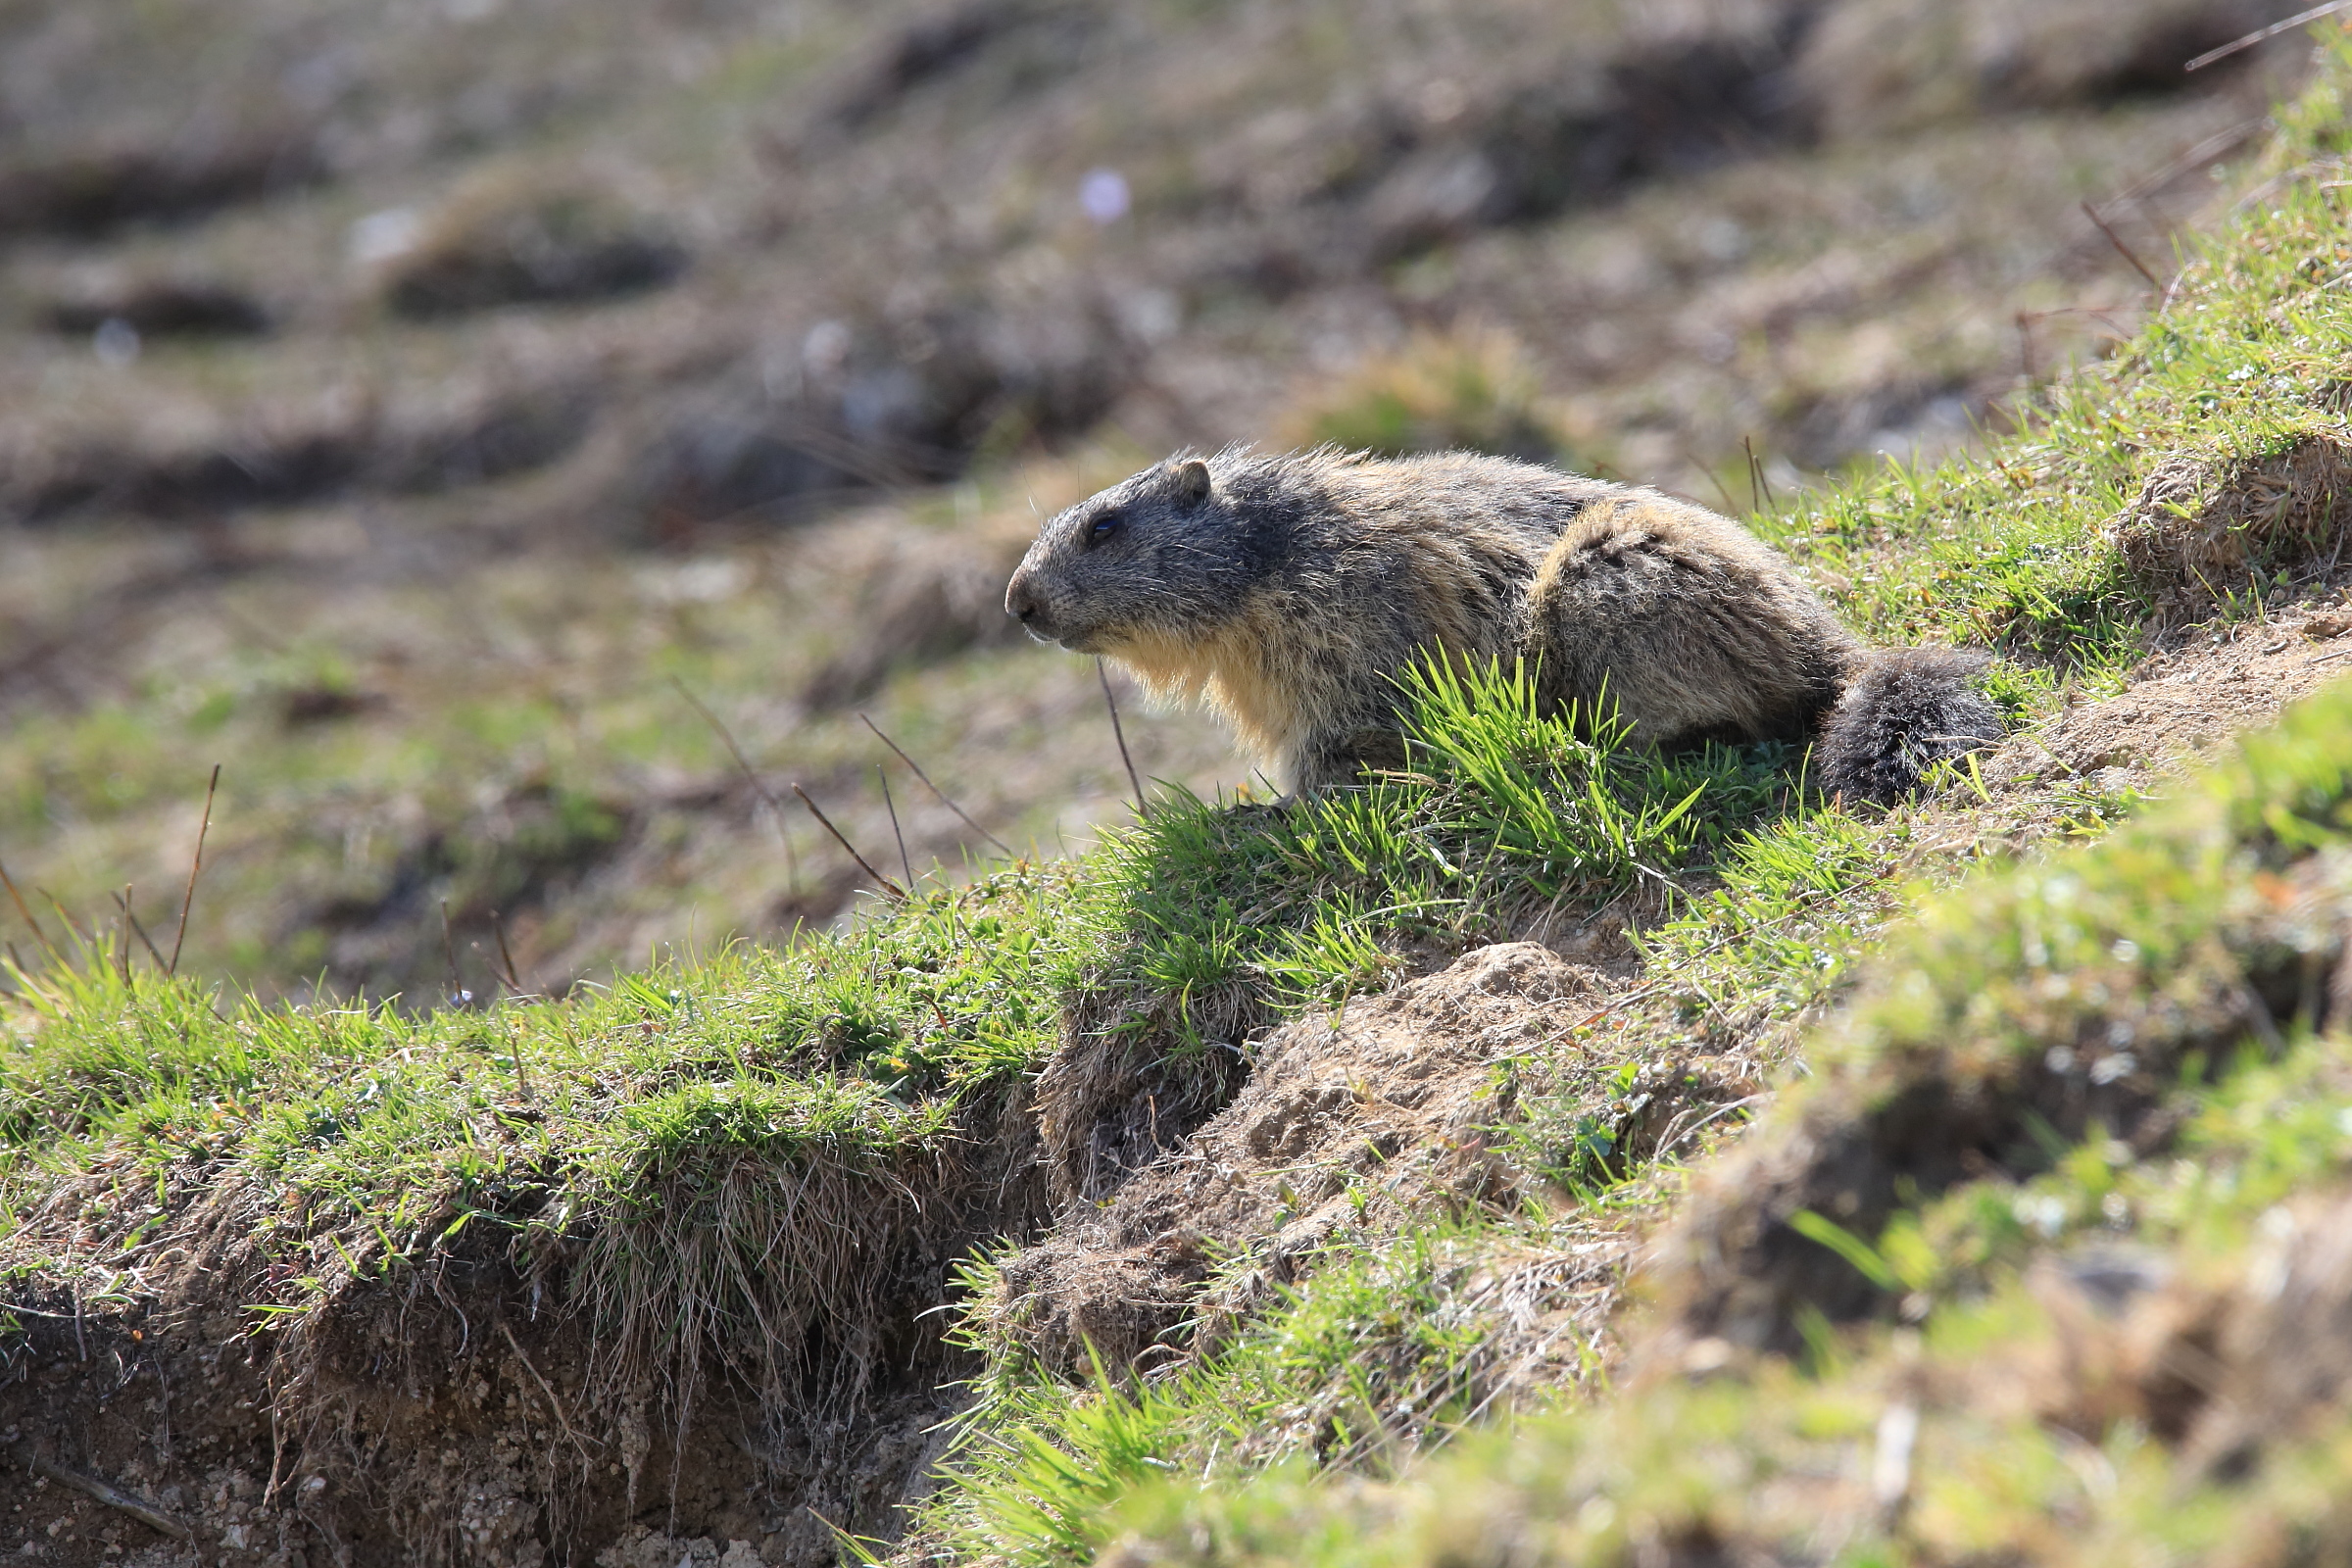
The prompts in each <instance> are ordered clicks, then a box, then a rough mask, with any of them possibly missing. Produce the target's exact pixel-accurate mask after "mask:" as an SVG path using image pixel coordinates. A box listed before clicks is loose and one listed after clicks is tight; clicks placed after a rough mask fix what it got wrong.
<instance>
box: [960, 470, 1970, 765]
mask: <svg viewBox="0 0 2352 1568" xmlns="http://www.w3.org/2000/svg"><path fill="white" fill-rule="evenodd" d="M1005 609H1006V610H1007V611H1009V612H1010V613H1012V614H1014V615H1016V616H1018V617H1019V618H1020V620H1021V623H1022V624H1023V625H1025V626H1026V627H1028V628H1029V630H1030V631H1031V632H1032V633H1033V634H1035V635H1036V636H1038V637H1041V638H1044V639H1046V640H1049V641H1053V642H1057V643H1059V644H1061V645H1062V646H1063V647H1065V648H1069V649H1072V650H1074V651H1076V652H1079V653H1088V654H1101V655H1104V656H1106V657H1108V658H1110V659H1113V660H1116V661H1117V662H1119V663H1120V664H1121V665H1123V666H1124V667H1126V668H1127V669H1129V670H1130V671H1132V672H1133V673H1134V674H1135V675H1136V676H1137V677H1138V678H1140V679H1141V680H1142V681H1143V682H1144V683H1145V685H1146V686H1147V687H1149V688H1151V689H1152V690H1153V691H1154V692H1155V693H1157V694H1159V695H1161V696H1163V697H1193V698H1200V699H1202V700H1205V701H1206V702H1207V703H1208V704H1209V706H1210V707H1212V708H1213V709H1215V710H1216V711H1218V712H1220V713H1221V714H1223V715H1224V717H1225V718H1226V719H1227V720H1228V722H1230V723H1231V724H1232V726H1233V728H1234V731H1235V734H1236V737H1237V738H1238V739H1239V740H1240V742H1241V743H1242V745H1243V746H1244V747H1245V748H1247V749H1248V750H1249V751H1250V753H1252V754H1253V755H1254V756H1255V757H1256V758H1257V759H1258V760H1259V761H1260V762H1261V763H1262V764H1264V765H1265V766H1267V767H1268V768H1270V769H1272V770H1273V771H1274V772H1275V773H1276V774H1277V776H1278V778H1279V779H1280V781H1281V782H1282V784H1283V785H1284V787H1286V788H1289V789H1294V790H1314V789H1321V788H1327V787H1330V786H1332V785H1336V784H1345V783H1348V782H1350V781H1352V780H1353V779H1354V778H1355V777H1356V776H1357V775H1358V774H1359V773H1360V772H1361V771H1362V770H1363V769H1364V768H1366V767H1383V766H1395V765H1397V764H1398V763H1400V762H1401V761H1402V760H1403V755H1404V754H1403V742H1402V730H1403V717H1402V713H1401V711H1400V705H1401V700H1402V698H1401V693H1400V691H1399V689H1398V687H1397V675H1398V674H1399V673H1400V672H1402V671H1403V670H1404V669H1405V668H1406V667H1407V666H1408V665H1409V664H1410V663H1411V662H1413V661H1414V660H1415V659H1418V658H1420V657H1422V656H1424V655H1425V654H1428V653H1431V652H1439V653H1444V654H1446V655H1448V656H1450V657H1451V658H1453V659H1454V660H1455V661H1457V662H1464V661H1467V662H1480V663H1483V662H1488V661H1490V660H1500V659H1509V658H1514V657H1525V658H1527V659H1529V661H1530V662H1531V663H1532V664H1533V665H1534V667H1535V668H1536V670H1537V678H1538V695H1539V697H1540V698H1541V700H1542V701H1543V702H1544V704H1545V705H1546V706H1547V707H1549V708H1556V707H1557V706H1559V705H1561V704H1565V703H1570V702H1574V703H1578V704H1582V705H1586V706H1587V707H1588V709H1589V708H1590V705H1592V704H1593V703H1595V702H1597V701H1600V700H1602V699H1603V696H1604V693H1605V698H1606V700H1607V701H1608V702H1610V703H1612V704H1614V705H1616V707H1617V709H1618V711H1619V713H1620V715H1621V716H1622V717H1623V718H1624V719H1625V720H1627V721H1628V722H1630V723H1631V725H1632V727H1633V737H1634V739H1635V740H1637V741H1641V742H1649V743H1654V744H1657V745H1661V746H1674V745H1690V744H1695V743H1697V742H1699V741H1702V740H1708V739H1721V740H1732V741H1742V740H1762V739H1770V738H1776V737H1779V738H1789V739H1795V738H1800V737H1802V736H1803V735H1805V734H1806V733H1808V732H1809V731H1811V730H1812V729H1813V728H1814V726H1815V725H1816V724H1817V723H1821V722H1822V721H1823V719H1824V716H1825V715H1828V722H1827V723H1826V724H1825V725H1824V726H1823V729H1822V733H1821V739H1820V747H1819V754H1818V757H1817V762H1816V767H1815V776H1816V777H1817V778H1819V779H1820V780H1821V781H1822V783H1823V787H1824V788H1825V789H1827V790H1829V791H1831V792H1833V793H1836V792H1838V791H1843V792H1845V793H1847V794H1849V795H1851V796H1854V797H1855V798H1858V799H1870V800H1877V801H1887V800H1892V799H1895V798H1897V797H1899V796H1901V795H1902V794H1905V793H1907V792H1908V791H1909V790H1911V789H1913V788H1915V787H1916V786H1917V784H1918V782H1919V780H1920V778H1921V777H1922V776H1923V775H1924V774H1925V773H1926V772H1927V770H1928V769H1929V768H1930V767H1931V766H1933V765H1934V764H1935V763H1936V761H1938V760H1943V759H1945V758H1949V757H1955V756H1959V755H1961V754H1963V753H1965V752H1968V751H1970V750H1973V749H1974V748H1976V747H1977V746H1980V745H1983V744H1985V743H1987V742H1989V741H1991V740H1993V739H1996V738H1997V737H1998V735H1999V733H2000V727H1999V722H1998V715H1997V713H1995V712H1994V711H1993V709H1992V706H1991V705H1990V704H1989V703H1987V702H1986V701H1985V699H1984V698H1983V697H1982V696H1980V695H1979V694H1978V693H1977V692H1976V691H1975V690H1974V689H1973V688H1972V687H1971V686H1970V685H1969V681H1968V677H1969V675H1970V673H1971V672H1972V671H1973V669H1974V668H1975V667H1976V665H1975V663H1974V662H1970V661H1969V660H1968V659H1967V658H1966V657H1965V656H1957V655H1950V654H1936V653H1922V654H1912V655H1883V654H1878V653H1874V652H1873V651H1871V650H1869V649H1867V648H1865V647H1863V646H1862V645H1861V644H1860V643H1859V642H1857V641H1856V640H1855V639H1854V638H1853V636H1852V635H1851V634H1850V633H1848V632H1847V631H1846V630H1845V629H1844V628H1843V627H1842V626H1840V625H1839V624H1838V620H1837V618H1836V617H1835V616H1834V615H1832V614H1831V613H1830V612H1829V610H1828V608H1827V607H1826V606H1824V605H1823V604H1822V603H1821V602H1820V600H1818V599H1817V598H1815V597H1814V595H1813V594H1812V592H1811V591H1810V590H1809V589H1807V588H1806V587H1805V586H1804V584H1803V583H1802V582H1800V581H1799V580H1798V579H1797V577H1796V576H1795V574H1794V573H1793V572H1792V571H1790V570H1789V565H1788V564H1787V563H1786V562H1785V561H1783V560H1782V559H1781V557H1780V556H1778V555H1777V554H1775V553H1774V552H1773V551H1771V550H1770V549H1768V548H1766V547H1765V546H1764V545H1763V544H1761V543H1760V542H1758V541H1757V540H1756V539H1755V538H1754V537H1753V536H1752V535H1750V534H1749V533H1748V532H1747V531H1746V530H1745V529H1743V528H1741V527H1740V525H1739V524H1738V523H1735V522H1733V521H1731V520H1730V519H1729V518H1727V517H1721V516H1717V515H1715V514H1713V513H1711V512H1708V511H1706V510H1705V509H1704V508H1701V507H1697V506H1694V505H1692V504H1691V503H1689V502H1685V501H1679V500H1676V499H1674V498H1672V497H1669V496H1665V495H1662V494H1660V493H1658V492H1657V491H1654V490H1646V489H1640V488H1636V487H1633V486H1627V485H1615V484H1607V483H1603V482H1602V481H1600V480H1597V479H1588V478H1583V477H1580V476H1578V475H1574V474H1568V473H1562V472H1559V471H1557V470H1555V469H1550V468H1544V467H1538V466H1533V465H1530V464H1524V463H1514V462H1510V461H1508V460H1505V459H1500V458H1487V457H1479V456H1475V455H1472V454H1467V453H1447V454H1444V455H1441V456H1436V457H1423V458H1405V459H1399V460H1394V461H1391V460H1382V459H1377V458H1373V457H1370V456H1367V455H1363V454H1354V455H1350V454H1345V453H1340V452H1335V451H1331V450H1328V449H1322V450H1317V451H1313V452H1306V453H1294V454H1290V455H1286V456H1281V457H1268V456H1262V455H1259V454H1257V453H1253V452H1249V451H1241V450H1229V451H1226V452H1222V453H1219V454H1217V455H1216V456H1214V457H1210V458H1200V457H1191V456H1180V457H1177V458H1174V459H1171V460H1169V461H1168V462H1166V463H1163V464H1159V465H1157V466H1153V467H1151V468H1148V469H1146V470H1145V471H1144V472H1142V473H1139V474H1137V475H1135V476H1134V477H1133V478H1130V479H1127V480H1125V481H1123V482H1122V483H1120V484H1116V485H1113V486H1112V487H1111V488H1109V489H1107V490H1104V491H1103V492H1102V493H1101V494H1099V495H1096V496H1093V497H1091V498H1089V499H1088V500H1086V501H1083V502H1080V503H1079V504H1078V505H1077V506H1075V507H1072V508H1070V509H1069V510H1068V511H1066V512H1064V513H1062V514H1060V515H1058V516H1055V517H1054V518H1053V519H1051V520H1050V521H1048V522H1047V523H1046V525H1045V527H1044V528H1043V529H1042V530H1041V531H1040V533H1039V535H1038V538H1037V542H1036V543H1035V544H1033V545H1031V546H1030V547H1029V553H1028V555H1027V556H1026V557H1025V558H1024V559H1023V560H1022V562H1021V565H1020V569H1019V570H1018V571H1016V572H1014V573H1013V577H1012V581H1011V584H1010V585H1009V587H1008V588H1007V589H1006V592H1005ZM1841 699H1842V701H1841Z"/></svg>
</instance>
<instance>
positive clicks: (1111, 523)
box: [1086, 516, 1119, 545]
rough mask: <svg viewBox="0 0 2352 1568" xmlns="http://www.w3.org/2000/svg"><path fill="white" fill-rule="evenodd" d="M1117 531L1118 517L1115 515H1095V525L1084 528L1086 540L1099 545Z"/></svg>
mask: <svg viewBox="0 0 2352 1568" xmlns="http://www.w3.org/2000/svg"><path fill="white" fill-rule="evenodd" d="M1118 531H1119V519H1118V518H1117V517H1116V516H1108V517H1097V518H1096V519H1095V525H1094V526H1093V527H1091V528H1089V529H1087V530H1086V542H1087V543H1088V544H1091V545H1099V544H1101V543H1102V542H1103V540H1105V539H1107V538H1109V537H1110V536H1111V535H1112V534H1114V533H1117V532H1118Z"/></svg>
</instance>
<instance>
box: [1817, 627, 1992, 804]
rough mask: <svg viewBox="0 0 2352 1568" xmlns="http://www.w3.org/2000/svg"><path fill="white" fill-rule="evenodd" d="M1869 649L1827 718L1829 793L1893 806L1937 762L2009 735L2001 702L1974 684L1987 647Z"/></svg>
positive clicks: (1820, 755) (1824, 746)
mask: <svg viewBox="0 0 2352 1568" xmlns="http://www.w3.org/2000/svg"><path fill="white" fill-rule="evenodd" d="M1867 657H1868V658H1869V660H1870V662H1869V663H1868V664H1866V665H1865V666H1864V667H1863V669H1862V671H1861V673H1860V674H1859V675H1857V676H1856V677H1855V678H1854V680H1853V682H1852V683H1851V684H1850V685H1848V686H1847V687H1846V688H1845V694H1844V695H1843V696H1842V697H1840V698H1838V706H1837V707H1835V708H1833V709H1831V710H1830V712H1829V716H1828V717H1827V718H1825V719H1823V720H1822V724H1821V739H1820V741H1819V742H1817V743H1816V744H1815V746H1814V748H1813V774H1814V778H1815V780H1816V781H1817V782H1818V783H1819V784H1820V786H1821V790H1822V793H1823V794H1825V795H1831V796H1838V795H1842V796H1844V797H1845V799H1846V800H1848V801H1876V802H1877V803H1878V804H1880V805H1882V806H1889V805H1892V804H1893V803H1894V802H1896V801H1899V800H1901V799H1902V798H1903V797H1904V796H1906V795H1908V794H1910V793H1911V792H1912V791H1913V790H1915V789H1917V788H1919V781H1920V780H1921V779H1923V778H1925V777H1926V776H1927V773H1928V770H1929V769H1930V768H1932V767H1934V766H1935V765H1936V763H1937V762H1941V761H1944V760H1948V759H1951V758H1954V757H1965V756H1967V755H1968V754H1969V753H1970V752H1973V751H1975V750H1976V749H1977V748H1978V747H1980V746H1990V745H1991V744H1992V743H1993V742H1995V741H1997V740H1999V739H2000V738H2001V715H2000V711H1999V710H1998V709H1996V708H1994V707H1993V706H1992V704H1991V703H1990V702H1988V701H1986V700H1985V695H1984V694H1983V693H1982V692H1980V691H1978V690H1977V688H1976V686H1975V684H1974V680H1975V677H1976V676H1977V674H1978V673H1979V672H1981V671H1982V670H1983V669H1984V667H1985V656H1984V655H1982V654H1968V653H1961V652H1959V651H1958V650H1956V649H1951V648H1905V649H1899V650H1896V651H1894V652H1891V653H1878V654H1871V655H1869V656H1867Z"/></svg>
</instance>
